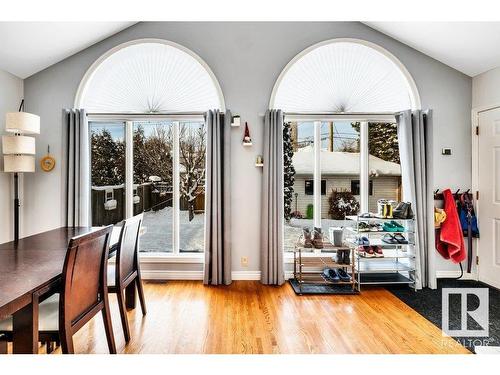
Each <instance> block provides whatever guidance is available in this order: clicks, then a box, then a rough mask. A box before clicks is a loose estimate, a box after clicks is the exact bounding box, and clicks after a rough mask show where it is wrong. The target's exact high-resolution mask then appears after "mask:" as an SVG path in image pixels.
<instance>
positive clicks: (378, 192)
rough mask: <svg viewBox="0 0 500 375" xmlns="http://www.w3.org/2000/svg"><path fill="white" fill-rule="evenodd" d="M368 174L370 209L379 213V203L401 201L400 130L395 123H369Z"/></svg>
mask: <svg viewBox="0 0 500 375" xmlns="http://www.w3.org/2000/svg"><path fill="white" fill-rule="evenodd" d="M368 152H369V155H370V157H369V162H368V173H369V175H370V179H371V181H370V183H371V184H370V198H369V200H368V209H369V210H370V211H372V212H376V211H377V201H378V200H379V199H387V200H392V201H401V199H402V194H403V192H402V183H401V166H400V160H399V143H398V130H397V126H396V124H394V123H377V122H370V123H368Z"/></svg>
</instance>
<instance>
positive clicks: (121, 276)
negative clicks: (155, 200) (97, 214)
mask: <svg viewBox="0 0 500 375" xmlns="http://www.w3.org/2000/svg"><path fill="white" fill-rule="evenodd" d="M142 220H143V214H140V215H136V216H134V217H131V218H130V219H127V220H125V221H124V223H123V227H122V230H121V232H120V238H119V240H118V246H117V250H116V262H115V265H114V266H113V265H112V264H110V265H109V266H108V292H109V293H116V296H117V300H118V307H119V309H120V318H121V321H122V327H123V335H124V336H125V341H126V342H129V341H130V328H129V324H128V319H127V307H126V304H125V298H124V291H125V289H126V288H127V287H129V285H130V284H131V283H134V287H135V288H137V293H138V295H139V301H140V303H141V310H142V315H146V313H147V312H146V301H145V299H144V291H143V288H142V279H141V269H140V265H139V235H140V230H141V224H142ZM135 288H134V293H135Z"/></svg>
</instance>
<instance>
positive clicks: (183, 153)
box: [179, 124, 206, 221]
mask: <svg viewBox="0 0 500 375" xmlns="http://www.w3.org/2000/svg"><path fill="white" fill-rule="evenodd" d="M179 135H180V137H179V138H180V141H179V152H180V163H181V181H180V182H181V184H180V191H181V197H182V198H184V199H186V201H187V203H188V209H189V221H191V220H193V218H194V202H195V200H196V197H198V196H199V195H200V194H202V193H203V192H204V188H203V184H204V180H205V153H206V140H205V138H206V130H205V125H204V124H203V125H199V124H182V125H181V128H180V134H179Z"/></svg>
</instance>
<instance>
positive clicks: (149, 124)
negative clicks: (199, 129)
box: [90, 121, 202, 141]
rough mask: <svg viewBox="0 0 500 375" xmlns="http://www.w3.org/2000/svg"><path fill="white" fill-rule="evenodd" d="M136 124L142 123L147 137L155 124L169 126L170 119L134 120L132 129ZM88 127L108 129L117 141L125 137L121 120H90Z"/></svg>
mask: <svg viewBox="0 0 500 375" xmlns="http://www.w3.org/2000/svg"><path fill="white" fill-rule="evenodd" d="M138 124H142V125H143V128H144V134H145V135H146V137H148V136H150V135H153V132H154V128H155V125H165V126H171V125H172V121H134V129H135V128H136V126H138ZM186 124H190V125H201V124H202V123H198V122H193V123H191V122H189V123H186ZM90 127H91V131H92V132H100V131H102V130H104V129H106V130H108V131H109V132H110V133H111V137H113V139H114V140H117V141H123V139H124V138H125V124H124V123H123V122H100V121H99V122H91V123H90Z"/></svg>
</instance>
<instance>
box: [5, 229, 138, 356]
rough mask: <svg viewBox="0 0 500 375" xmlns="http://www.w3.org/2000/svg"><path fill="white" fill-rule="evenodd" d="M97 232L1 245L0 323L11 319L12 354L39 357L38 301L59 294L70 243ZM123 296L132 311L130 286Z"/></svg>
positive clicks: (67, 232)
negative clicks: (27, 354)
mask: <svg viewBox="0 0 500 375" xmlns="http://www.w3.org/2000/svg"><path fill="white" fill-rule="evenodd" d="M98 229H100V228H97V227H76V228H67V227H64V228H58V229H54V230H50V231H47V232H43V233H39V234H35V235H33V236H29V237H25V238H22V239H20V240H19V241H18V242H17V243H16V242H14V241H12V242H7V243H4V244H0V319H4V318H6V317H8V316H10V315H12V317H13V333H12V340H13V352H14V353H31V354H36V353H38V347H39V343H38V304H39V301H41V300H43V299H44V298H46V296H49V295H51V294H53V293H57V292H59V290H60V283H61V277H62V270H63V264H64V258H65V256H66V251H67V249H68V244H69V241H70V239H71V238H72V237H75V236H79V235H82V234H88V233H91V232H93V231H96V230H98ZM119 231H120V228H118V227H116V228H114V229H113V234H112V236H111V240H110V247H111V249H113V248H114V247H115V246H114V245H116V244H117V243H118V237H119ZM112 256H113V251H110V257H112ZM125 294H126V301H127V307H128V308H135V306H136V296H135V288H134V284H133V283H131V287H130V288H128V289H127V290H126V293H125Z"/></svg>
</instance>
